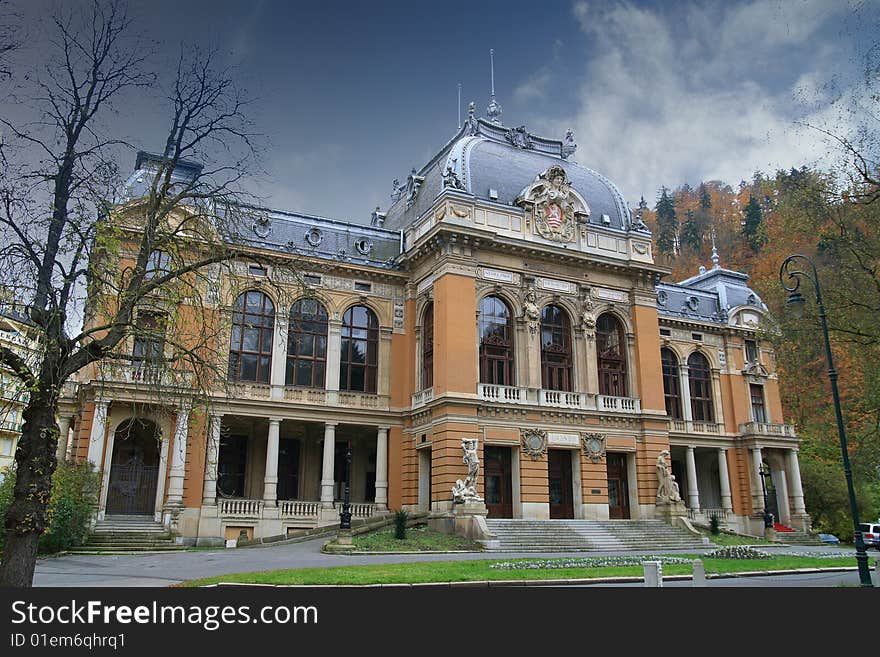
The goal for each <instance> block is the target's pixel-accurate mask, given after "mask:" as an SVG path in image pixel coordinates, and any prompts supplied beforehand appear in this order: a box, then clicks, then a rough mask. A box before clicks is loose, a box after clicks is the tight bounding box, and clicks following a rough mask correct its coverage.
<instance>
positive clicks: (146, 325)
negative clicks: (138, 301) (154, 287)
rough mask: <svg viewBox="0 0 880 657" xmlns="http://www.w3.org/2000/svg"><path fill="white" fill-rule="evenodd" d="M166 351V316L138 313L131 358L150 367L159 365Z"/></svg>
mask: <svg viewBox="0 0 880 657" xmlns="http://www.w3.org/2000/svg"><path fill="white" fill-rule="evenodd" d="M164 351H165V316H164V315H162V314H160V313H147V312H141V313H138V316H137V319H136V320H135V335H134V347H133V348H132V352H131V360H132V361H133V362H135V363H138V364H141V365H145V366H148V367H158V366H159V365H160V364H161V362H162V356H163V352H164Z"/></svg>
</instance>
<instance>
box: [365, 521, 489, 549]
mask: <svg viewBox="0 0 880 657" xmlns="http://www.w3.org/2000/svg"><path fill="white" fill-rule="evenodd" d="M353 540H354V548H355V550H358V551H368V552H425V551H444V552H445V551H450V550H463V551H468V552H479V551H480V550H481V549H482V547H481V546H480V544H479V543H475V542H473V541H471V540H470V539H467V538H464V537H463V536H457V535H454V534H443V533H441V532H438V531H434V530H433V529H428V528H427V527H425V526H419V527H409V528H407V530H406V538H405V539H398V538H395V537H394V530H393V529H384V530H381V531H376V532H370V533H369V534H362V535H360V536H355V537H354V539H353Z"/></svg>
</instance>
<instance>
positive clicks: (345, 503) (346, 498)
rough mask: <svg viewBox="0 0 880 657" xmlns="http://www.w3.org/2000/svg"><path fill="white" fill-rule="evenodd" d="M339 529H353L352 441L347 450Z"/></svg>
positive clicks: (349, 442)
mask: <svg viewBox="0 0 880 657" xmlns="http://www.w3.org/2000/svg"><path fill="white" fill-rule="evenodd" d="M339 529H351V441H350V440H349V441H348V448H347V449H346V450H345V486H344V487H343V489H342V513H340V514H339Z"/></svg>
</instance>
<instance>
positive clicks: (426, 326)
mask: <svg viewBox="0 0 880 657" xmlns="http://www.w3.org/2000/svg"><path fill="white" fill-rule="evenodd" d="M433 385H434V304H433V303H429V304H428V307H427V308H426V309H425V314H424V315H422V390H424V389H425V388H430V387H431V386H433Z"/></svg>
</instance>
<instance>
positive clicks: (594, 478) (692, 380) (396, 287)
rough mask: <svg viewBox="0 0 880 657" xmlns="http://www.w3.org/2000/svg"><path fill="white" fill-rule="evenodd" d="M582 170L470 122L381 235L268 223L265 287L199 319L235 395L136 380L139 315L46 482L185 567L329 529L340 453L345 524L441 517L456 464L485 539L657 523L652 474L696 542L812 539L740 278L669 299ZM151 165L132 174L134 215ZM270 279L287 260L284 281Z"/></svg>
mask: <svg viewBox="0 0 880 657" xmlns="http://www.w3.org/2000/svg"><path fill="white" fill-rule="evenodd" d="M575 150H576V144H575V143H574V139H573V136H572V134H571V133H570V132H569V133H568V134H567V135H566V136H565V138H564V139H562V140H556V139H548V138H544V137H539V136H536V135H533V134H530V133H529V132H528V131H527V130H526V129H525V128H524V127H518V128H508V127H505V126H504V125H503V124H502V123H501V121H500V108H498V106H497V105H496V104H494V102H493V103H492V104H491V105H490V107H489V111H488V115H487V118H477V117H476V116H475V114H474V110H473V104H471V108H470V112H469V115H468V117H467V120H466V121H465V123H464V125H463V126H462V127H461V128H460V130H459V131H458V132H457V134H455V135H454V136H453V137H452V139H451V140H450V141H449V142H448V143H447V144H446V145H444V146H443V147H442V148H441V149H440V151H439V152H438V153H437V154H436V155H435V156H434V157H433V158H432V159H431V160H430V161H429V162H427V163H426V164H425V165H424V166H423V167H422V168H421V169H419V170H415V169H414V170H413V171H412V173H411V174H410V175H409V176H408V177H407V178H406V180H405V181H404V182H403V183H399V182H398V181H395V184H394V189H393V193H392V199H393V201H392V204H391V205H390V207H389V208H388V210H387V211H386V212H381V211H380V210H379V209H378V208H377V209H376V211H375V212H374V213H373V215H372V221H371V222H370V225H366V224H364V225H361V224H355V223H345V222H340V221H335V220H332V219H326V218H322V217H315V216H308V215H304V214H299V213H296V212H281V211H276V210H268V209H266V210H261V211H260V214H259V216H258V218H257V219H256V220H254V222H253V225H252V227H249V229H250V230H252V233H253V234H252V235H250V238H251V242H250V244H251V245H252V250H253V253H254V254H255V256H254V261H248V260H247V259H242V260H240V261H237V262H235V263H233V264H232V266H231V267H228V268H219V267H218V268H216V270H215V271H214V273H213V275H214V278H215V280H214V283H215V284H216V285H215V293H214V294H213V295H208V298H209V299H210V303H212V304H213V306H214V308H215V310H216V311H217V312H219V313H221V314H223V315H224V316H225V317H226V318H227V319H228V325H229V326H228V328H227V329H225V330H224V331H223V332H222V334H221V335H220V337H219V338H217V339H218V340H219V342H218V344H216V345H214V346H215V347H216V350H217V351H218V352H219V353H221V354H222V358H223V359H224V365H223V367H224V370H225V371H226V374H227V377H228V385H223V386H219V387H218V388H217V389H216V390H215V391H214V392H213V393H212V394H211V395H209V399H208V403H207V404H206V405H193V404H192V403H191V401H190V400H191V398H192V397H191V396H189V397H188V396H187V395H184V394H181V378H180V377H179V376H175V375H174V372H173V371H172V370H170V369H169V370H168V371H163V372H159V373H158V374H157V373H156V372H150V371H149V367H150V365H149V363H150V356H151V354H152V355H155V354H157V353H158V354H161V353H162V350H163V348H164V347H163V345H164V339H163V335H162V329H161V327H162V326H164V323H163V322H162V321H161V317H157V313H156V312H152V311H151V312H146V311H143V312H140V313H139V315H138V319H137V321H138V323H139V325H142V326H145V327H149V326H155V327H156V330H155V331H153V332H152V333H150V332H147V333H146V336H147V337H140V338H137V339H135V340H133V341H132V342H131V343H130V344H128V345H127V347H126V349H127V353H130V354H131V359H130V362H127V363H125V364H122V365H120V364H118V363H117V364H114V365H113V366H112V367H110V366H108V367H101V368H95V369H94V370H93V371H89V372H83V373H81V374H80V376H79V377H78V379H79V380H78V390H77V393H76V394H75V395H72V396H69V397H68V398H67V399H66V400H65V403H64V405H63V412H62V414H61V417H60V418H59V420H60V422H59V423H60V427H61V431H62V440H61V441H60V444H59V456H62V457H67V458H72V459H79V460H83V459H88V460H89V461H91V462H93V463H94V464H95V466H96V467H97V468H98V469H99V470H100V471H101V473H102V475H101V477H102V483H101V491H100V499H99V508H98V514H97V517H98V520H99V521H100V520H105V519H107V518H111V517H118V516H121V515H129V516H139V517H143V516H152V518H153V519H154V521H155V522H157V523H159V522H161V523H163V524H164V525H165V527H166V528H167V529H169V530H171V531H172V532H173V533H174V534H175V535H177V536H178V537H179V541H180V542H183V543H188V544H192V543H198V544H200V545H206V544H217V543H220V542H222V541H223V539H226V538H236V537H239V536H240V535H241V533H242V532H245V533H246V534H247V536H248V537H249V538H267V537H276V536H284V535H288V534H291V533H294V532H296V531H299V530H302V529H307V528H312V527H318V526H321V525H333V524H337V523H338V522H339V513H340V500H341V499H342V496H343V484H344V481H345V479H346V461H347V455H348V454H349V450H350V464H351V465H350V468H351V471H350V481H351V489H350V490H351V492H350V494H351V500H352V503H353V506H352V512H353V514H354V516H355V518H358V517H368V516H371V515H376V514H381V513H386V512H388V510H393V509H399V508H403V509H409V510H420V511H429V512H431V513H432V514H433V515H434V516H436V517H444V516H445V517H449V516H452V515H454V513H455V507H456V504H455V503H454V500H453V493H452V491H453V488H454V487H456V485H457V482H458V480H460V479H464V478H465V477H466V476H467V474H468V464H466V463H465V461H464V460H463V458H462V455H463V452H462V445H463V440H465V439H466V440H468V441H473V440H475V441H476V443H475V445H476V455H477V458H478V459H479V467H480V469H479V474H478V478H477V481H476V493H477V495H478V496H479V498H481V500H482V502H484V504H485V513H487V514H488V517H489V518H490V519H491V518H521V519H555V518H572V519H587V520H589V519H596V520H609V519H621V520H623V519H651V518H654V517H655V516H656V517H659V515H660V514H659V512H658V508H659V504H658V475H657V463H658V457H662V456H663V452H664V450H665V451H666V452H667V455H666V456H667V457H668V463H669V466H670V467H671V472H672V474H673V475H674V477H675V486H676V487H677V488H678V492H679V493H680V497H681V500H682V501H683V505H681V506H682V509H683V511H684V513H685V514H686V516H687V517H688V518H689V519H690V521H691V522H695V523H699V524H707V523H708V522H709V519H710V518H711V517H713V516H715V517H717V518H718V519H719V520H720V521H721V523H722V526H727V527H729V528H731V529H734V530H738V531H742V532H747V533H751V534H759V533H761V532H762V531H763V526H764V525H763V515H762V514H763V511H764V493H765V490H766V492H767V496H768V498H769V501H768V508H769V510H770V511H771V512H772V513H773V514H774V516H775V517H776V518H777V519H779V521H780V522H782V523H783V524H786V525H789V526H792V527H796V528H797V529H799V530H808V529H809V517H808V516H807V514H806V512H805V509H804V501H803V492H802V490H801V481H800V473H799V468H798V442H799V441H798V438H797V437H796V435H795V433H794V431H793V427H792V426H791V425H788V424H784V423H783V417H782V408H781V404H780V396H779V383H778V380H777V376H776V373H775V361H774V356H773V353H772V351H771V350H770V348H769V347H768V345H767V344H766V343H765V342H764V341H762V340H761V337H760V333H759V332H758V327H759V324H760V323H761V321H762V317H763V316H764V315H765V313H766V307H765V306H764V304H763V303H762V301H761V299H760V298H759V297H758V295H757V294H756V293H755V292H753V291H752V290H750V289H749V288H748V286H747V285H746V281H747V278H748V277H747V276H746V275H745V274H742V273H739V272H735V271H730V270H728V269H724V268H723V267H721V266H720V265H719V261H718V257H717V255H715V256H714V257H713V263H712V266H711V268H708V269H707V268H701V270H700V272H699V273H698V274H696V275H694V276H693V277H691V278H688V279H687V280H684V281H681V282H679V283H672V282H661V279H662V278H663V277H664V276H666V275H668V274H669V270H667V269H665V268H663V267H661V266H658V265H656V264H654V259H653V246H652V242H651V234H650V231H649V230H648V229H647V227H646V226H645V225H644V223H642V221H641V217H640V215H639V213H633V212H632V211H631V210H630V209H629V207H628V206H627V203H626V202H625V200H624V198H623V197H622V195H621V193H620V191H619V190H618V189H617V187H615V185H614V184H613V183H612V182H611V181H609V180H608V179H607V178H605V177H604V176H602V175H601V174H599V173H597V172H595V171H593V170H591V169H588V168H586V167H585V166H582V165H580V164H577V163H575V162H574V161H572V160H571V159H570V158H571V157H572V155H573V154H574V152H575ZM156 157H157V156H152V155H149V154H146V153H140V154H139V156H138V160H137V164H136V170H135V172H134V174H133V175H132V178H131V182H132V188H133V189H134V188H136V187H137V185H136V184H135V183H136V181H137V180H138V179H139V178H141V179H142V177H143V176H145V175H149V172H150V170H151V166H153V167H155V162H156ZM197 172H198V165H197V164H191V163H182V164H181V165H180V168H179V170H178V171H177V172H176V175H179V176H182V177H185V176H187V175H193V174H194V173H197ZM261 253H262V254H267V253H271V254H272V257H273V258H275V261H276V262H281V261H283V259H284V257H285V255H288V256H290V257H291V258H292V257H293V256H292V255H291V254H296V258H297V262H298V263H299V267H300V269H301V270H302V271H300V274H299V276H298V277H297V279H296V281H294V280H292V279H291V278H290V277H287V276H285V275H283V274H282V273H281V269H280V266H273V265H265V264H259V263H258V260H259V258H257V255H258V254H261ZM167 257H168V256H167V254H164V253H162V252H156V253H155V258H153V265H154V267H155V268H156V269H157V270H159V269H161V268H162V266H163V265H162V263H163V261H164V259H165V258H167ZM264 262H265V260H264ZM303 263H305V264H304V265H303ZM148 383H149V384H157V385H158V386H159V387H160V389H161V391H162V395H161V401H160V399H157V398H156V396H155V394H153V391H152V387H154V386H152V385H147V384H148ZM184 387H185V386H184ZM206 409H207V410H206ZM157 438H158V439H157ZM470 444H471V445H473V444H474V443H470ZM762 479H763V481H762ZM458 483H459V484H460V483H461V482H458Z"/></svg>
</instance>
